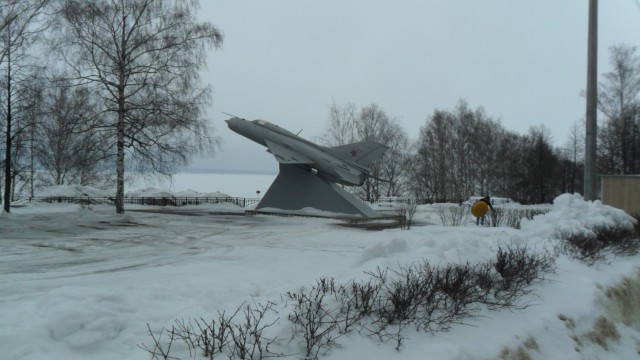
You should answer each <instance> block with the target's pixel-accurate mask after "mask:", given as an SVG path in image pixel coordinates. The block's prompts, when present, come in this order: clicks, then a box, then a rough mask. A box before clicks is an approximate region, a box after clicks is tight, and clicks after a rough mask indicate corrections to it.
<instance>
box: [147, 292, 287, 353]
mask: <svg viewBox="0 0 640 360" xmlns="http://www.w3.org/2000/svg"><path fill="white" fill-rule="evenodd" d="M274 305H275V304H274V303H272V302H268V303H267V304H266V305H262V304H256V303H254V304H253V306H252V305H244V304H243V305H241V306H240V307H238V308H237V309H236V310H235V312H233V313H232V314H230V315H227V314H226V313H225V312H220V313H218V318H217V319H216V320H212V321H205V320H204V319H193V320H189V321H185V320H176V322H175V325H174V326H173V327H172V328H171V330H165V329H162V330H161V331H160V334H159V335H158V336H155V335H154V333H153V332H152V331H151V328H150V327H149V326H148V325H147V327H149V334H150V335H151V338H152V340H153V343H154V345H153V346H151V347H149V346H147V345H145V344H142V345H139V347H140V348H141V349H143V350H145V351H147V352H148V353H149V354H150V356H151V358H152V359H167V360H168V359H179V358H178V357H175V356H172V355H170V352H171V347H172V345H173V344H174V343H175V342H176V341H178V340H179V341H182V342H183V343H184V344H186V346H187V349H188V350H189V355H190V357H194V354H200V355H201V356H202V357H204V358H208V359H214V358H217V357H218V356H224V357H228V358H230V359H264V358H270V357H281V356H284V355H283V354H277V353H274V352H272V351H271V349H270V346H271V345H272V344H274V343H277V341H278V339H277V338H275V337H274V338H268V337H265V335H264V331H265V330H266V329H267V328H269V327H271V326H273V325H274V324H275V323H276V321H277V320H278V319H277V317H276V318H275V319H274V320H272V321H270V322H267V321H266V319H267V318H268V316H269V315H270V313H275V310H274V309H273V306H274ZM240 313H242V314H243V315H244V317H243V319H242V320H241V321H240V322H235V321H234V320H235V319H236V317H237V315H238V314H240ZM163 333H166V334H168V336H169V338H168V340H166V341H165V342H162V341H161V339H162V334H163Z"/></svg>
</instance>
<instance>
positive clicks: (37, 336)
mask: <svg viewBox="0 0 640 360" xmlns="http://www.w3.org/2000/svg"><path fill="white" fill-rule="evenodd" d="M267 185H268V184H267ZM189 188H192V189H193V188H194V187H192V186H189ZM180 190H182V189H180ZM195 190H198V191H201V192H207V191H221V192H225V193H231V192H233V191H235V190H232V191H228V190H225V189H224V188H223V187H222V186H220V187H217V186H215V187H211V188H200V189H195ZM230 195H232V196H234V195H236V194H230ZM237 196H240V194H238V195H237ZM126 209H127V212H126V214H124V215H116V214H115V211H114V209H113V208H112V207H110V206H106V205H94V206H91V207H82V206H80V205H74V204H62V205H58V204H55V205H54V204H32V205H29V206H26V207H18V208H14V209H12V212H11V214H6V213H3V214H2V215H1V216H0V239H1V241H0V358H1V359H11V360H13V359H78V360H79V359H83V360H84V359H110V360H112V359H149V358H150V356H149V354H148V353H147V352H145V351H143V350H141V349H140V347H139V345H141V344H145V345H152V344H153V342H152V340H151V337H150V335H149V332H148V329H147V324H148V325H149V326H150V328H151V329H153V330H154V331H159V330H161V329H162V328H163V327H164V328H166V327H169V328H170V327H171V326H172V325H173V324H174V321H175V320H181V319H184V320H189V319H199V318H203V319H214V318H216V317H217V315H218V312H219V311H233V310H235V309H236V308H238V307H239V306H241V305H242V304H243V303H253V302H254V301H255V302H257V303H266V302H267V301H275V302H281V299H282V294H284V293H286V292H287V291H296V290H297V289H299V288H301V287H303V286H309V285H311V284H313V283H315V281H316V280H317V279H318V278H320V277H326V276H330V277H334V278H335V279H336V280H337V281H339V282H345V283H346V282H348V281H350V280H354V279H362V278H366V277H367V276H368V275H366V274H365V272H367V271H373V270H375V269H376V268H377V267H383V268H384V267H389V268H391V269H395V268H397V267H398V266H400V265H402V264H410V263H414V262H419V261H421V260H422V259H426V260H428V261H429V262H431V263H432V264H436V265H438V264H448V263H463V262H467V261H469V262H470V263H476V262H480V261H484V260H487V259H489V258H493V257H494V256H495V250H496V248H497V247H498V246H500V245H507V244H515V245H523V244H526V245H528V246H530V247H531V248H532V249H533V250H540V251H542V250H543V249H545V248H547V249H549V248H552V247H553V245H554V243H555V242H556V241H557V240H554V239H553V238H554V234H556V233H557V232H558V231H572V232H584V231H588V229H590V228H591V226H593V225H607V224H611V223H612V222H614V221H615V222H617V223H621V224H630V223H631V221H632V220H631V218H630V217H628V216H626V215H625V214H624V213H623V212H621V211H619V210H616V209H613V208H611V207H608V206H604V205H602V204H601V203H600V202H594V203H591V202H585V201H583V200H582V199H581V198H580V197H579V196H571V195H563V196H561V197H560V198H558V199H556V201H555V204H554V206H553V208H552V210H551V211H550V212H549V213H547V214H545V215H540V216H538V217H537V218H535V219H534V220H532V221H524V223H523V225H522V229H521V230H515V229H512V228H489V227H476V226H475V225H474V224H472V223H471V222H469V223H467V224H466V225H464V226H459V227H446V226H442V225H441V224H440V220H439V218H438V217H437V216H436V214H435V212H434V210H433V207H431V206H421V207H419V209H418V212H417V214H416V215H415V218H414V219H415V221H417V222H418V223H419V224H420V225H417V226H414V227H412V228H411V230H408V231H407V230H400V229H387V230H383V231H368V230H363V229H358V228H353V227H345V226H343V223H341V222H340V221H338V220H330V219H319V218H294V217H292V218H285V217H270V216H263V215H259V216H244V215H242V213H243V211H242V209H240V208H237V207H235V206H233V205H218V206H213V205H201V206H192V207H181V208H170V209H169V208H168V209H163V208H159V207H141V206H128V207H126ZM135 210H159V211H163V210H164V211H170V213H167V212H143V211H135ZM221 211H224V212H228V213H229V214H227V215H219V212H221ZM639 266H640V256H634V257H616V258H611V259H609V260H608V261H606V262H602V263H598V264H596V265H594V266H587V265H585V264H583V263H581V262H579V261H577V260H571V259H569V258H568V257H566V256H560V257H559V258H558V259H557V268H556V270H555V272H554V273H552V274H549V275H548V276H547V279H548V281H546V282H544V283H541V284H538V285H535V286H534V289H533V290H534V295H533V296H531V297H528V298H526V299H523V302H528V303H529V305H530V306H529V307H527V308H526V309H524V310H513V311H502V312H495V311H493V312H492V311H488V310H486V311H485V310H483V311H481V312H480V313H478V314H477V316H476V317H473V318H469V319H466V320H465V324H464V325H462V324H459V325H454V326H453V327H452V328H451V329H450V331H448V332H436V333H434V334H428V333H424V332H416V331H413V330H411V329H408V330H407V332H406V333H405V336H406V337H407V339H406V341H405V342H404V345H403V347H402V348H401V349H400V351H399V352H398V351H396V350H395V345H394V344H393V343H390V342H389V343H380V342H379V341H377V340H376V339H374V338H369V337H365V336H362V335H359V334H358V333H350V334H348V335H345V336H343V337H341V338H339V339H338V340H337V342H338V343H339V344H340V346H339V347H336V348H334V349H332V350H331V351H330V352H329V353H327V354H325V355H324V356H322V358H326V359H411V360H413V359H456V360H466V359H638V358H640V314H631V315H628V314H627V315H624V316H626V317H628V316H634V318H633V319H635V320H634V321H631V322H629V321H624V320H625V319H624V318H621V316H622V315H620V314H619V311H617V310H616V309H617V308H616V306H615V304H611V303H610V302H609V301H607V297H606V296H605V289H606V287H607V286H610V285H614V284H615V283H618V282H620V281H621V280H622V279H623V278H624V277H631V278H635V279H636V280H638V276H640V275H639V273H638V271H640V270H639ZM638 308H639V307H638V306H636V307H635V308H634V309H636V310H638ZM639 311H640V310H639ZM601 315H602V316H605V317H607V318H611V319H612V321H614V324H615V329H616V330H617V332H618V333H619V337H617V338H611V339H608V340H606V342H605V343H604V346H603V345H602V344H597V343H596V342H594V341H591V340H590V339H591V337H590V335H589V334H591V333H592V332H593V330H594V327H595V326H596V323H597V319H598V317H599V316H601ZM624 316H622V317H624ZM633 319H632V320H633ZM627 320H628V319H627ZM625 323H627V324H625ZM290 327H291V325H290V323H289V322H288V320H287V318H286V314H280V320H279V321H278V322H277V323H276V324H275V325H274V328H276V329H277V332H279V333H281V334H285V333H287V331H288V330H289V329H290ZM297 346H299V344H296V343H289V342H288V341H287V339H285V340H284V341H283V344H282V348H281V350H282V351H284V352H286V353H293V352H295V351H297V350H299V348H298V347H297ZM178 351H180V349H178ZM523 352H524V353H525V354H524V355H523ZM185 354H186V355H187V356H186V358H189V357H188V352H187V353H180V352H178V353H176V354H174V355H181V356H182V355H185ZM518 356H521V357H518ZM526 356H528V357H526ZM195 358H200V357H199V356H196V357H195ZM289 358H294V359H297V358H301V356H298V355H295V356H291V357H289Z"/></svg>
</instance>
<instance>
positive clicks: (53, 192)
mask: <svg viewBox="0 0 640 360" xmlns="http://www.w3.org/2000/svg"><path fill="white" fill-rule="evenodd" d="M114 195H115V192H114V191H113V190H101V189H97V188H94V187H91V186H81V185H54V186H49V187H45V188H43V189H40V190H39V191H37V192H36V194H35V196H36V197H81V196H89V197H107V196H114Z"/></svg>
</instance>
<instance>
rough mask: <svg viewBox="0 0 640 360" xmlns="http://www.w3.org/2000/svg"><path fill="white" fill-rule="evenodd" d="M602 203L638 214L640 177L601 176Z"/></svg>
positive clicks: (639, 209) (639, 211)
mask: <svg viewBox="0 0 640 360" xmlns="http://www.w3.org/2000/svg"><path fill="white" fill-rule="evenodd" d="M602 203H604V204H607V205H611V206H614V207H617V208H619V209H622V210H624V211H626V212H627V213H629V214H636V213H640V175H603V176H602Z"/></svg>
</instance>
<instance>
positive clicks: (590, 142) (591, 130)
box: [584, 0, 598, 200]
mask: <svg viewBox="0 0 640 360" xmlns="http://www.w3.org/2000/svg"><path fill="white" fill-rule="evenodd" d="M597 87H598V0H589V32H588V38H587V114H586V117H587V126H586V137H585V140H586V141H585V154H584V199H585V200H596V198H597V176H596V141H597V136H596V134H597V131H598V121H597V116H598V88H597Z"/></svg>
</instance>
